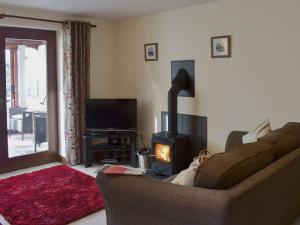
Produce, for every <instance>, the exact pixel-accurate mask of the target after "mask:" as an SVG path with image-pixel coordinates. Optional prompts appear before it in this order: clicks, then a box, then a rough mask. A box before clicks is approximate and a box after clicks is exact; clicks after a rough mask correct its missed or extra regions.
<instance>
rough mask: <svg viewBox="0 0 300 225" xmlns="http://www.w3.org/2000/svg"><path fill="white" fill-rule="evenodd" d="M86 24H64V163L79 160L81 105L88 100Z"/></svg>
mask: <svg viewBox="0 0 300 225" xmlns="http://www.w3.org/2000/svg"><path fill="white" fill-rule="evenodd" d="M89 77H90V24H89V23H86V22H80V21H67V24H65V25H64V101H65V102H64V103H65V143H66V153H67V163H68V164H71V165H77V164H79V163H80V162H82V160H83V156H82V150H83V134H84V130H85V124H84V116H85V101H86V99H87V98H88V97H89Z"/></svg>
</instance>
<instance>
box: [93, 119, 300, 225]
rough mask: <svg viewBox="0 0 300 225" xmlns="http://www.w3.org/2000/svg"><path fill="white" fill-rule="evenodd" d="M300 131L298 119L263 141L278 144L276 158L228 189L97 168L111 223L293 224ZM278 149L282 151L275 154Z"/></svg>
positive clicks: (299, 190) (298, 207)
mask: <svg viewBox="0 0 300 225" xmlns="http://www.w3.org/2000/svg"><path fill="white" fill-rule="evenodd" d="M291 127H293V128H291ZM298 132H300V124H299V123H289V124H287V125H286V126H284V127H283V128H281V129H279V130H276V131H274V132H272V133H271V134H270V135H268V136H266V137H264V138H262V139H261V140H259V142H264V143H267V144H270V145H272V146H274V151H275V153H274V154H275V155H276V156H278V158H276V160H275V161H274V162H273V163H271V164H270V165H268V166H267V167H265V168H264V169H262V170H260V171H258V172H256V173H255V174H253V175H251V176H250V177H248V178H246V179H244V180H243V181H241V182H239V183H238V184H236V185H234V186H232V187H230V188H228V189H226V190H216V189H207V188H198V187H187V186H179V185H175V184H171V183H168V182H161V181H157V180H154V179H150V178H147V177H139V176H111V175H103V174H100V173H99V174H98V176H97V184H98V186H99V187H100V189H101V192H102V194H103V197H104V200H105V205H106V214H107V223H108V225H291V224H292V223H293V221H294V220H295V219H296V218H297V216H299V215H300V143H299V141H300V136H298ZM242 134H244V133H242V132H236V131H235V132H234V133H231V134H230V135H229V138H228V141H227V145H226V151H231V149H233V146H235V148H236V145H240V144H241V141H240V138H241V136H242ZM232 137H234V138H235V139H236V141H233V140H232ZM237 137H239V138H237ZM291 147H292V148H291ZM278 152H279V153H280V154H276V153H278ZM279 156H280V157H279Z"/></svg>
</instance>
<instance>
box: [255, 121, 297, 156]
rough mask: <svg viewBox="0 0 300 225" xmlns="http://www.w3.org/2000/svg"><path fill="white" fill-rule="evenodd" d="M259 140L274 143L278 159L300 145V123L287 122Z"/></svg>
mask: <svg viewBox="0 0 300 225" xmlns="http://www.w3.org/2000/svg"><path fill="white" fill-rule="evenodd" d="M259 141H261V142H265V143H268V144H270V145H273V147H274V151H275V160H277V159H279V158H281V157H282V156H285V155H286V154H288V153H290V152H292V151H294V150H295V149H296V148H298V147H300V123H287V124H286V125H285V126H283V127H282V128H280V129H277V130H274V131H272V132H271V133H269V134H267V135H266V136H264V137H262V138H260V139H259Z"/></svg>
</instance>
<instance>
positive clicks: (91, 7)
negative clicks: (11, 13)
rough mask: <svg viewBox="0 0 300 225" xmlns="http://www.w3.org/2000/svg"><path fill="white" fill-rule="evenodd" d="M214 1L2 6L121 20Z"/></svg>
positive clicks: (17, 0)
mask: <svg viewBox="0 0 300 225" xmlns="http://www.w3.org/2000/svg"><path fill="white" fill-rule="evenodd" d="M213 1H217V0H0V4H1V3H2V4H5V5H10V6H20V7H30V8H37V9H46V10H52V11H57V12H63V13H68V14H70V15H74V16H84V17H93V18H98V19H111V20H121V19H128V18H132V17H137V16H144V15H149V14H152V13H157V12H161V11H167V10H172V9H177V8H183V7H188V6H192V5H197V4H202V3H207V2H213ZM0 13H3V12H1V9H0Z"/></svg>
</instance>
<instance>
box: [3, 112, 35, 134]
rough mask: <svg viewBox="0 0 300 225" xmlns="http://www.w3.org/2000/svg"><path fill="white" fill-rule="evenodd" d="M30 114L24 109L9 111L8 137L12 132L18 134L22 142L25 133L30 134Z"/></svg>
mask: <svg viewBox="0 0 300 225" xmlns="http://www.w3.org/2000/svg"><path fill="white" fill-rule="evenodd" d="M32 115H33V113H32V112H27V111H26V108H24V107H16V108H10V109H9V136H11V133H12V132H14V131H17V132H20V133H21V135H22V140H24V134H25V133H32Z"/></svg>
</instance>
